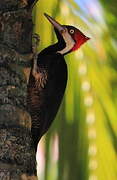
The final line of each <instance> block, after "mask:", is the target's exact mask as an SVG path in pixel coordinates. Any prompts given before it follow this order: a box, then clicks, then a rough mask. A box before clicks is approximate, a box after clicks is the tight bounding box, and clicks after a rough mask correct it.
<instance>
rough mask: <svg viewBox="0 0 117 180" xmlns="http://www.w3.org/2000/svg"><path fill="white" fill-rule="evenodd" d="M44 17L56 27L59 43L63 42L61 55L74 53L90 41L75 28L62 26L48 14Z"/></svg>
mask: <svg viewBox="0 0 117 180" xmlns="http://www.w3.org/2000/svg"><path fill="white" fill-rule="evenodd" d="M44 15H45V16H46V18H47V19H48V20H49V21H50V22H51V24H52V25H53V26H54V28H55V32H56V35H57V38H58V41H59V42H61V49H60V50H59V51H58V52H59V53H61V54H67V53H69V52H73V51H75V50H77V49H78V48H80V46H81V45H83V44H84V43H85V42H86V41H88V40H89V39H90V38H89V37H87V36H85V35H84V34H83V33H82V32H81V31H80V30H79V29H77V28H75V27H74V26H68V25H61V24H60V23H58V22H57V21H56V20H54V19H53V18H52V17H50V16H49V15H47V14H46V13H44Z"/></svg>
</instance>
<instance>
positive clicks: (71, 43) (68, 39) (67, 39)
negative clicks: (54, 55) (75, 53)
mask: <svg viewBox="0 0 117 180" xmlns="http://www.w3.org/2000/svg"><path fill="white" fill-rule="evenodd" d="M62 36H63V39H64V41H65V44H66V46H65V47H64V49H62V50H60V51H57V52H58V53H60V54H62V55H64V54H67V53H68V52H70V50H71V49H72V48H73V47H74V45H75V41H74V40H73V39H72V37H71V36H70V35H69V33H68V32H65V33H63V34H62Z"/></svg>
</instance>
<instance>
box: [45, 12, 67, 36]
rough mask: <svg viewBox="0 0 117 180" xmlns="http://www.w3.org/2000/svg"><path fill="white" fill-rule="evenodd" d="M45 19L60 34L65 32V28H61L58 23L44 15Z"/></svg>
mask: <svg viewBox="0 0 117 180" xmlns="http://www.w3.org/2000/svg"><path fill="white" fill-rule="evenodd" d="M44 15H45V17H46V18H47V19H48V20H49V21H50V23H51V24H52V25H53V26H54V27H55V28H56V29H57V30H58V31H59V32H60V33H61V32H64V31H65V27H63V26H62V25H61V24H60V23H58V22H57V21H56V20H54V19H53V18H52V17H50V16H49V15H48V14H46V13H44Z"/></svg>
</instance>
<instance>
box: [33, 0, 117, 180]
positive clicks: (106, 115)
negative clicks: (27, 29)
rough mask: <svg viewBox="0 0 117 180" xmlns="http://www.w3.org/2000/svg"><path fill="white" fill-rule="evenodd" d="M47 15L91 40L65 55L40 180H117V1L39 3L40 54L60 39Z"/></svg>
mask: <svg viewBox="0 0 117 180" xmlns="http://www.w3.org/2000/svg"><path fill="white" fill-rule="evenodd" d="M44 12H46V13H48V14H49V15H51V16H52V17H54V18H55V19H57V20H58V21H59V22H60V23H61V24H68V25H73V26H76V27H77V28H79V29H80V30H81V31H82V32H84V34H85V35H87V36H88V37H90V38H91V40H90V41H88V42H87V43H86V44H85V45H83V46H82V47H81V49H79V50H78V51H76V52H75V53H73V54H70V55H67V56H66V62H67V65H68V71H69V77H68V84H67V88H66V92H65V96H64V99H63V101H62V104H61V107H60V109H59V112H58V114H57V117H56V119H55V121H54V123H53V124H52V126H51V128H50V130H49V131H48V133H47V135H46V136H44V137H43V138H42V139H41V141H40V143H39V147H38V151H37V160H38V175H39V180H117V50H116V49H117V44H116V43H117V32H116V31H117V18H116V17H117V1H115V0H111V2H110V1H107V0H100V1H98V0H39V1H38V3H37V5H36V7H35V8H34V13H33V19H34V24H35V28H34V31H35V32H36V33H38V34H39V35H40V38H41V42H40V46H39V49H38V50H39V51H41V50H42V49H43V48H45V47H47V46H48V45H50V44H53V43H54V42H55V41H56V38H55V34H54V31H53V28H52V26H51V24H50V23H49V22H48V21H47V20H46V18H45V17H44V15H43V13H44Z"/></svg>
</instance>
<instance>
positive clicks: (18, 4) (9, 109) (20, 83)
mask: <svg viewBox="0 0 117 180" xmlns="http://www.w3.org/2000/svg"><path fill="white" fill-rule="evenodd" d="M26 7H27V0H0V180H30V179H32V180H35V179H37V177H36V157H35V152H34V148H33V142H32V137H31V132H30V127H31V118H30V115H29V113H28V112H27V109H26V96H27V79H28V76H29V72H30V68H31V60H32V57H33V54H32V28H33V23H32V17H31V13H32V12H31V11H30V10H29V9H28V8H26Z"/></svg>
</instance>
